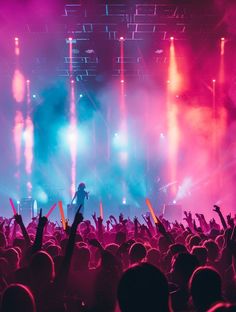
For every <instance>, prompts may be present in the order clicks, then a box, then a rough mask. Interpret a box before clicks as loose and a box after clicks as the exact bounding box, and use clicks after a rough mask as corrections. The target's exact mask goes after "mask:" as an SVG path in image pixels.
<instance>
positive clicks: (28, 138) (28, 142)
mask: <svg viewBox="0 0 236 312" xmlns="http://www.w3.org/2000/svg"><path fill="white" fill-rule="evenodd" d="M26 97H27V115H26V119H25V131H24V136H25V137H24V141H25V151H24V156H25V171H26V175H27V178H28V181H27V185H26V186H27V192H28V196H30V195H31V190H32V183H31V173H32V163H33V146H34V125H33V122H32V119H31V93H30V80H27V81H26Z"/></svg>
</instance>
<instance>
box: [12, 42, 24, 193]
mask: <svg viewBox="0 0 236 312" xmlns="http://www.w3.org/2000/svg"><path fill="white" fill-rule="evenodd" d="M14 52H15V60H16V65H15V70H14V73H13V78H12V96H13V98H14V100H15V103H16V109H15V117H14V127H13V141H14V145H15V157H16V178H17V179H18V186H17V187H19V178H20V168H19V166H20V162H21V142H22V134H23V129H24V117H23V114H22V108H21V104H22V102H23V101H24V98H25V78H24V76H23V74H22V73H21V71H20V68H19V55H20V44H19V38H17V37H15V38H14Z"/></svg>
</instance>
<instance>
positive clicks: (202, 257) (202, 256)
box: [191, 246, 207, 265]
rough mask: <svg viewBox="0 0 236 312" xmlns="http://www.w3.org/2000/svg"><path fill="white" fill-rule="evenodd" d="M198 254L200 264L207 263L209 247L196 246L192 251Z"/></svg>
mask: <svg viewBox="0 0 236 312" xmlns="http://www.w3.org/2000/svg"><path fill="white" fill-rule="evenodd" d="M191 254H192V255H194V256H196V257H197V259H198V261H199V264H200V265H205V264H206V261H207V249H206V248H205V247H200V246H194V247H193V249H192V252H191Z"/></svg>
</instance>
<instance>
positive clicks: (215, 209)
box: [213, 205, 221, 213]
mask: <svg viewBox="0 0 236 312" xmlns="http://www.w3.org/2000/svg"><path fill="white" fill-rule="evenodd" d="M213 207H214V209H213V211H215V212H216V213H220V212H221V211H220V207H219V206H217V205H214V206H213Z"/></svg>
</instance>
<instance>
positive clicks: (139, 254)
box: [129, 243, 147, 264]
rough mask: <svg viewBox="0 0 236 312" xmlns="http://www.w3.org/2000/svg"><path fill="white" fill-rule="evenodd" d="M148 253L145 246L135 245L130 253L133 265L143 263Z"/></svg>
mask: <svg viewBox="0 0 236 312" xmlns="http://www.w3.org/2000/svg"><path fill="white" fill-rule="evenodd" d="M146 254H147V251H146V248H145V247H144V245H143V244H141V243H135V244H133V245H132V247H131V248H130V251H129V258H130V262H131V264H134V263H137V262H140V261H142V260H143V259H144V258H145V257H146Z"/></svg>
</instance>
